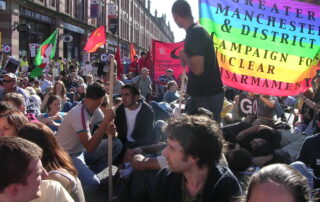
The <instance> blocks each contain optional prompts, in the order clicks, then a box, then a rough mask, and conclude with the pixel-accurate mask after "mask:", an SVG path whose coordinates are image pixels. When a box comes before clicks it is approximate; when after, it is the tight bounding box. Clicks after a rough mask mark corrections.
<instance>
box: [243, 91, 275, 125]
mask: <svg viewBox="0 0 320 202" xmlns="http://www.w3.org/2000/svg"><path fill="white" fill-rule="evenodd" d="M248 95H250V96H252V97H253V96H256V97H259V99H258V106H257V114H256V116H252V115H248V116H247V117H246V118H245V120H244V121H245V122H247V123H250V124H252V125H261V124H263V125H267V126H270V127H273V124H274V120H273V116H274V113H275V107H276V98H275V97H272V96H267V95H255V94H253V93H251V92H248Z"/></svg>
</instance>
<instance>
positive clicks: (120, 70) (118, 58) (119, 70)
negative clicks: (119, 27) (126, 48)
mask: <svg viewBox="0 0 320 202" xmlns="http://www.w3.org/2000/svg"><path fill="white" fill-rule="evenodd" d="M115 59H116V61H117V77H118V79H121V75H122V74H123V66H122V62H121V54H120V48H119V46H118V47H117V50H116V55H115Z"/></svg>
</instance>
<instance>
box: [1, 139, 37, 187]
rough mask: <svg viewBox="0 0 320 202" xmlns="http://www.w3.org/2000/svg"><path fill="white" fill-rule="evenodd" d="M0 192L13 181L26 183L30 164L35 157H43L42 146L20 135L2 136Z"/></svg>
mask: <svg viewBox="0 0 320 202" xmlns="http://www.w3.org/2000/svg"><path fill="white" fill-rule="evenodd" d="M0 156H1V159H2V161H3V162H2V163H0V170H1V172H0V193H2V192H3V191H4V189H5V188H6V187H7V186H8V185H10V184H13V183H21V184H23V185H26V183H27V177H28V176H29V174H30V171H29V170H28V166H29V163H30V161H31V160H32V159H33V158H38V159H41V156H42V150H41V148H40V147H39V146H38V145H36V144H34V143H32V142H29V141H27V140H24V139H22V138H18V137H0Z"/></svg>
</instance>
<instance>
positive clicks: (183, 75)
mask: <svg viewBox="0 0 320 202" xmlns="http://www.w3.org/2000/svg"><path fill="white" fill-rule="evenodd" d="M185 80H186V67H185V66H184V67H183V72H182V76H181V87H180V95H179V109H178V114H177V117H180V115H181V107H182V101H183V96H184V93H183V91H182V90H183V89H184V86H185Z"/></svg>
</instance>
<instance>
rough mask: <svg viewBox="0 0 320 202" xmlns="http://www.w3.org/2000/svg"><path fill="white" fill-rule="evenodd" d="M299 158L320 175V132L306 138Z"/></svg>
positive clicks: (316, 174)
mask: <svg viewBox="0 0 320 202" xmlns="http://www.w3.org/2000/svg"><path fill="white" fill-rule="evenodd" d="M297 160H298V161H302V162H303V163H305V164H306V165H307V166H308V167H310V168H312V169H313V172H314V174H315V176H317V177H320V134H317V135H313V136H310V137H308V138H307V139H305V141H304V143H303V145H302V148H301V151H300V154H299V157H298V159H297Z"/></svg>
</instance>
